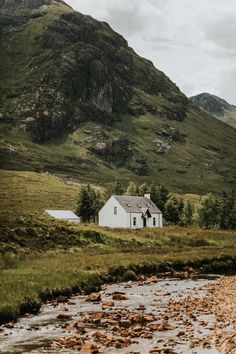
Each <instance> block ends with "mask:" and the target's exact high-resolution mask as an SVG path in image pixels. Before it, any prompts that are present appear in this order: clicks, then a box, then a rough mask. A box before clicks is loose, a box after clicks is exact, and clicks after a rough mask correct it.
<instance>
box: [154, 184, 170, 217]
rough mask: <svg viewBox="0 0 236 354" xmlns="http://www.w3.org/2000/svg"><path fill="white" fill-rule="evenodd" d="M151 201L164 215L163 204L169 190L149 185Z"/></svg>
mask: <svg viewBox="0 0 236 354" xmlns="http://www.w3.org/2000/svg"><path fill="white" fill-rule="evenodd" d="M149 190H150V193H151V199H152V201H153V202H154V203H155V204H156V205H157V206H158V208H159V209H160V210H161V211H162V213H163V214H165V204H166V202H167V200H168V197H169V190H168V189H167V188H166V187H164V186H157V185H155V184H151V186H150V188H149Z"/></svg>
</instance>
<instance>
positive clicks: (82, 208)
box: [76, 184, 97, 222]
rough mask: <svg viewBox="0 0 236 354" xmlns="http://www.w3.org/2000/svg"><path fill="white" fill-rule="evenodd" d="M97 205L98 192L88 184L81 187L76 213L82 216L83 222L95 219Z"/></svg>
mask: <svg viewBox="0 0 236 354" xmlns="http://www.w3.org/2000/svg"><path fill="white" fill-rule="evenodd" d="M96 205H97V195H96V192H95V191H94V190H93V189H92V188H91V186H90V185H89V184H88V185H87V186H84V187H82V188H81V190H80V193H79V198H78V202H77V207H76V214H77V215H78V216H80V217H81V219H82V221H83V222H90V221H91V219H93V220H95V216H96V211H97V208H96Z"/></svg>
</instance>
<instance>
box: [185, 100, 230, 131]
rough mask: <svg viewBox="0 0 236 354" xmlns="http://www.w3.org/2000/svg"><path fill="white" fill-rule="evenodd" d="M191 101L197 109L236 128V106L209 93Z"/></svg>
mask: <svg viewBox="0 0 236 354" xmlns="http://www.w3.org/2000/svg"><path fill="white" fill-rule="evenodd" d="M189 100H190V101H191V102H192V103H193V104H194V105H195V106H197V107H199V108H201V109H203V110H204V111H206V112H208V113H210V114H212V115H214V116H215V117H217V118H219V119H221V120H222V121H224V122H225V123H227V124H229V125H232V126H233V127H236V106H234V105H231V104H229V103H228V102H226V101H225V100H223V99H222V98H220V97H217V96H214V95H211V94H209V93H201V94H199V95H197V96H193V97H190V98H189Z"/></svg>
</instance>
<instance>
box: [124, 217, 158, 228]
mask: <svg viewBox="0 0 236 354" xmlns="http://www.w3.org/2000/svg"><path fill="white" fill-rule="evenodd" d="M133 218H136V225H134V222H133V221H134V220H133ZM153 218H155V219H156V225H155V226H153ZM146 227H162V214H152V217H151V218H147V226H146ZM141 228H143V218H142V213H131V229H141Z"/></svg>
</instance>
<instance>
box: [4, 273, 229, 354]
mask: <svg viewBox="0 0 236 354" xmlns="http://www.w3.org/2000/svg"><path fill="white" fill-rule="evenodd" d="M215 282H216V277H214V276H207V277H205V278H203V277H202V278H200V277H195V278H193V279H190V278H188V279H177V278H170V279H160V278H158V279H156V278H155V277H150V278H148V279H142V280H140V281H136V282H128V283H121V284H113V285H104V286H103V288H102V290H101V292H100V293H99V294H95V295H94V299H93V296H92V297H90V298H88V296H86V295H83V294H76V295H75V296H73V297H72V298H71V299H69V300H68V299H64V298H63V297H59V298H58V299H57V300H55V301H53V302H50V303H46V304H44V305H43V306H42V307H41V310H40V312H39V313H38V314H37V315H29V314H28V315H26V316H24V317H21V318H20V319H19V320H18V321H17V323H15V324H10V325H9V324H8V325H5V326H4V325H3V326H0V353H2V354H23V353H24V354H26V353H37V354H42V353H63V354H64V353H65V354H68V353H75V352H77V353H78V352H81V353H83V354H86V353H87V354H90V353H96V352H97V353H130V354H132V353H140V354H146V353H147V354H148V353H152V354H157V353H161V354H162V353H169V354H171V353H178V354H180V353H182V354H183V353H184V354H188V353H189V354H190V353H191V354H193V353H194V354H204V353H207V354H219V353H220V352H219V351H218V350H217V348H216V346H215V342H214V340H215V339H214V338H215V337H214V330H215V322H216V319H215V316H214V314H213V312H212V311H211V308H210V307H208V306H207V305H206V304H207V298H208V297H209V296H210V294H211V289H212V286H213V285H214V284H215ZM89 299H90V300H93V301H88V300H89ZM227 326H228V328H229V329H230V328H231V327H232V324H231V323H228V324H227Z"/></svg>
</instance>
